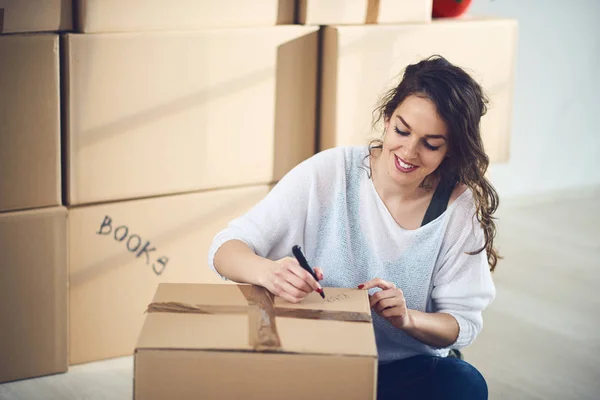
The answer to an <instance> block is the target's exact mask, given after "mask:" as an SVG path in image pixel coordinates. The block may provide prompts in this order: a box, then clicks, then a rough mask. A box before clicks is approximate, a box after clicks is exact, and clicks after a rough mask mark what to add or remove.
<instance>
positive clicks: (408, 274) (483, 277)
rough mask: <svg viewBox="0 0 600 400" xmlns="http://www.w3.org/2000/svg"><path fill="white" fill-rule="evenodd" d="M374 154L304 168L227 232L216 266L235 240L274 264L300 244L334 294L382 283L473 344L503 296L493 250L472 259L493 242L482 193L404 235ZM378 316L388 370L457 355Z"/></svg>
mask: <svg viewBox="0 0 600 400" xmlns="http://www.w3.org/2000/svg"><path fill="white" fill-rule="evenodd" d="M367 154H368V149H367V148H366V146H363V147H338V148H334V149H330V150H325V151H322V152H320V153H318V154H316V155H314V156H313V157H311V158H310V159H308V160H306V161H304V162H302V163H301V164H299V165H298V166H296V167H295V168H294V169H293V170H292V171H290V172H289V173H288V174H287V175H286V176H285V177H284V178H283V179H282V180H281V181H280V182H279V183H278V184H277V185H276V186H275V187H274V188H273V189H272V190H271V192H269V194H268V195H267V196H266V197H265V198H264V199H263V200H262V201H261V202H259V203H258V204H257V205H256V206H254V207H253V208H252V209H251V210H250V211H249V212H248V213H246V214H245V215H243V216H242V217H240V218H237V219H235V220H234V221H232V222H231V223H230V224H229V226H228V227H227V228H226V229H224V230H223V231H221V232H220V233H218V234H217V236H216V237H215V238H214V241H213V243H212V246H211V248H210V250H209V255H208V258H209V265H210V266H211V268H212V269H213V270H214V269H215V267H214V263H213V258H214V255H215V253H216V251H217V250H218V248H219V247H220V246H221V245H222V244H223V243H225V242H226V241H228V240H232V239H237V240H241V241H243V242H245V243H246V244H248V246H249V247H250V248H251V249H252V250H254V252H255V253H256V254H258V255H260V256H263V257H266V258H269V259H272V260H276V259H279V258H282V257H285V256H292V253H291V249H292V246H294V245H299V246H301V247H302V249H303V251H304V254H305V256H306V258H307V260H308V261H309V263H310V264H311V265H312V266H319V267H321V268H322V269H323V272H324V275H325V279H324V281H322V282H321V283H322V285H323V286H324V287H325V288H326V287H328V286H329V287H351V288H356V286H357V285H359V284H360V283H363V282H366V281H367V280H369V279H372V278H376V277H378V278H382V279H384V280H387V281H390V282H393V283H395V284H396V286H397V287H398V288H400V289H402V291H403V292H404V296H405V298H406V303H407V306H408V308H409V309H414V310H419V311H427V312H436V311H438V312H445V313H449V314H451V315H452V316H454V317H455V318H456V320H457V321H458V324H459V327H460V333H459V336H458V340H457V341H456V343H454V344H453V345H452V346H451V347H452V348H461V347H464V346H467V345H469V344H470V343H471V342H472V341H473V340H474V339H475V337H476V336H477V334H478V333H479V332H480V331H481V329H482V325H483V321H482V311H483V310H484V309H485V308H486V307H487V305H488V304H489V303H490V302H491V301H492V300H493V298H494V296H495V288H494V284H493V282H492V279H491V274H490V272H489V268H488V265H487V260H486V253H485V251H482V252H481V253H479V254H477V255H468V254H465V252H468V251H473V250H476V249H479V248H481V246H482V244H483V243H484V238H483V230H482V228H481V226H480V225H479V223H478V222H477V220H476V218H475V204H474V201H473V197H472V193H471V192H470V190H467V191H465V192H464V193H463V194H462V195H460V196H459V197H458V198H457V199H456V200H455V201H454V202H453V203H452V204H451V205H450V206H449V207H448V209H447V210H446V212H445V213H444V214H442V215H441V216H440V217H438V218H437V219H435V220H434V221H432V222H430V223H429V224H426V225H425V226H422V227H420V228H418V229H415V230H407V229H403V228H402V227H400V226H399V225H398V224H397V223H396V222H395V220H394V219H393V218H392V216H391V215H390V213H389V211H388V210H387V208H386V207H385V205H384V203H383V201H382V200H381V198H380V197H379V195H378V193H377V191H376V190H375V187H374V186H373V182H372V180H371V179H370V178H369V176H368V174H367V169H366V168H367V166H368V164H367V162H368V161H367V160H365V156H366V155H367ZM376 290H379V289H374V290H372V291H371V293H373V292H375V291H376ZM325 292H327V290H325ZM373 318H374V321H373V324H374V328H375V337H376V341H377V348H378V353H379V360H380V362H382V363H385V362H390V361H394V360H398V359H402V358H405V357H410V356H413V355H417V354H431V355H438V356H446V355H447V354H448V350H449V348H444V349H440V348H434V347H431V346H428V345H425V344H423V343H421V342H419V341H418V340H416V339H414V338H412V337H411V336H409V335H407V334H405V333H404V332H402V331H401V330H399V329H397V328H395V327H394V326H392V325H391V324H390V323H389V322H387V321H386V320H385V319H383V318H381V317H379V316H378V315H376V314H375V313H373Z"/></svg>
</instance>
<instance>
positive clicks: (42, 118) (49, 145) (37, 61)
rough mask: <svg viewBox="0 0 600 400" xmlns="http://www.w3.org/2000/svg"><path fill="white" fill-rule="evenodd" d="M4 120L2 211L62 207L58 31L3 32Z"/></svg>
mask: <svg viewBox="0 0 600 400" xmlns="http://www.w3.org/2000/svg"><path fill="white" fill-rule="evenodd" d="M0 4H1V2H0ZM0 121H1V123H0V212H3V211H11V210H13V211H14V210H22V209H27V208H37V207H46V206H58V205H60V204H61V201H62V199H61V197H62V196H61V166H60V159H61V151H60V71H59V55H58V36H57V35H54V34H37V35H2V36H0Z"/></svg>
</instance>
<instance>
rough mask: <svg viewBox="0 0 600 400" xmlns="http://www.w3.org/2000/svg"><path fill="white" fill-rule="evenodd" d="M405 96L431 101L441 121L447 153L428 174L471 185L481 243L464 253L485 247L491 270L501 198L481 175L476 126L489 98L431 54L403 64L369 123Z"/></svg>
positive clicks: (483, 157)
mask: <svg viewBox="0 0 600 400" xmlns="http://www.w3.org/2000/svg"><path fill="white" fill-rule="evenodd" d="M410 95H415V96H420V97H424V98H427V99H429V100H430V101H432V102H433V103H434V104H435V106H436V109H437V112H438V114H439V116H440V117H441V118H442V120H443V121H444V122H445V123H446V126H447V128H448V134H449V149H448V157H447V158H445V159H444V161H442V163H441V164H440V166H439V167H438V168H437V170H436V171H435V172H434V173H433V174H432V175H435V176H434V177H435V178H437V179H439V181H440V182H442V181H444V182H446V181H448V180H456V181H458V182H460V183H463V184H465V185H466V186H467V187H468V188H469V189H471V191H472V193H473V198H474V200H475V205H476V214H477V220H478V221H479V223H480V224H481V227H482V228H483V231H484V236H485V244H484V246H483V247H482V248H480V249H478V250H475V251H473V252H469V253H468V254H478V253H480V252H482V251H483V250H484V249H485V250H486V252H487V259H488V264H489V266H490V270H491V271H494V269H495V267H496V264H497V262H498V259H500V258H501V257H500V256H499V254H498V251H497V250H496V249H495V248H494V238H495V236H496V224H495V222H494V219H495V218H494V217H493V214H494V213H495V212H496V210H497V209H498V205H499V201H500V199H499V197H498V193H497V192H496V190H495V189H494V187H493V186H492V184H491V183H490V181H489V180H488V179H487V178H486V177H485V173H486V171H487V169H488V166H489V157H488V156H487V154H486V153H485V151H484V148H483V141H482V139H481V132H480V129H479V122H480V120H481V117H482V116H483V115H485V113H486V112H487V104H488V99H487V97H486V96H485V94H484V92H483V89H482V88H481V86H480V85H479V84H478V83H477V82H476V81H475V80H474V79H473V78H472V77H471V76H470V75H469V74H468V73H466V72H465V71H464V70H463V69H461V68H459V67H457V66H455V65H452V64H451V63H450V62H449V61H448V60H446V59H445V58H444V57H442V56H439V55H435V56H431V57H429V58H426V59H424V60H422V61H420V62H418V63H416V64H411V65H409V66H407V67H406V69H405V71H404V75H403V77H402V80H401V81H400V84H399V85H398V86H397V87H395V88H393V89H391V90H389V91H388V92H387V93H386V94H385V95H384V96H383V97H382V98H381V100H380V101H379V104H378V106H377V108H376V109H375V110H374V111H373V126H376V125H377V123H378V122H380V121H381V120H382V119H383V120H384V121H388V120H389V119H390V118H391V117H392V114H393V113H394V111H395V110H396V108H397V107H398V106H399V105H400V104H401V103H402V101H404V99H405V98H406V97H408V96H410ZM382 144H383V142H382V141H381V140H380V139H378V140H374V141H372V142H371V143H370V144H369V154H371V151H372V149H373V148H380V147H381V146H382ZM427 178H428V177H426V178H425V179H424V180H423V182H422V183H421V185H422V186H428V185H427V184H426V182H425V181H426V180H427Z"/></svg>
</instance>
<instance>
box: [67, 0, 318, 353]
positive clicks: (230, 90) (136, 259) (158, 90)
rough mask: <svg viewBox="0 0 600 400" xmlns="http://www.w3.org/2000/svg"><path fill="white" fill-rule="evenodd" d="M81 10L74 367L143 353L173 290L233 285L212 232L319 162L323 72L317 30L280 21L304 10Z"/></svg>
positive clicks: (75, 44)
mask: <svg viewBox="0 0 600 400" xmlns="http://www.w3.org/2000/svg"><path fill="white" fill-rule="evenodd" d="M78 4H79V10H78V15H79V17H80V20H79V29H80V31H81V32H80V33H73V34H68V35H66V36H65V38H64V45H65V50H64V54H65V59H64V66H65V83H66V90H65V98H64V100H65V125H66V137H65V139H66V148H65V151H66V159H67V160H68V162H67V164H66V176H67V182H66V188H67V190H66V194H67V198H66V201H67V204H68V205H69V209H70V214H69V215H70V221H69V222H70V225H69V227H70V231H71V234H72V240H71V246H70V275H69V281H70V298H69V305H70V312H71V314H70V344H71V346H70V354H69V359H70V363H71V364H77V363H82V362H87V361H92V360H99V359H103V358H108V357H115V356H121V355H128V354H132V353H133V350H134V347H135V340H136V338H137V335H138V334H139V331H140V329H141V326H142V322H143V310H144V309H145V306H146V305H147V304H148V302H150V300H151V298H152V295H153V294H154V291H155V290H156V287H157V284H158V283H159V282H174V281H179V282H205V283H208V282H217V281H219V280H220V278H219V277H218V276H217V275H216V274H214V273H213V272H211V271H209V270H208V267H207V259H206V257H207V254H208V247H209V245H210V243H211V241H212V238H213V237H214V235H215V234H216V233H217V232H218V231H219V230H220V229H222V228H224V227H225V226H226V225H227V223H228V222H229V221H230V220H232V219H233V218H235V217H237V216H239V215H240V214H242V213H244V212H245V211H247V210H248V209H249V208H250V207H251V206H252V205H254V204H256V203H257V202H258V201H259V200H260V199H261V198H262V197H264V196H265V195H266V193H267V191H268V188H269V186H268V185H269V184H270V183H271V182H274V181H277V180H278V179H280V178H281V177H282V176H283V175H284V174H285V173H286V172H287V171H289V170H290V169H291V168H293V167H294V166H295V165H296V164H298V163H299V162H301V161H302V160H304V159H306V158H308V157H310V156H311V155H312V154H314V151H315V125H316V89H317V69H318V64H317V63H318V60H317V55H318V28H316V27H306V26H298V25H282V26H276V24H277V23H280V22H282V21H283V22H284V23H289V22H292V21H293V15H294V14H293V11H294V9H293V2H290V1H273V0H261V1H258V2H253V3H252V7H250V5H249V3H248V2H246V1H240V0H237V1H236V0H229V1H224V2H197V1H183V2H181V4H179V3H178V6H177V7H175V6H173V5H171V4H167V2H166V1H158V0H157V1H148V2H144V3H143V4H141V3H136V5H135V7H134V6H133V5H132V4H131V3H128V2H122V1H106V0H81V1H79V2H78ZM232 10H233V12H231V11H232ZM164 15H166V18H162V17H163V16H164ZM211 15H212V16H213V17H214V18H213V17H210V16H211ZM216 16H219V17H218V18H217V17H216ZM248 26H251V27H248ZM85 32H94V33H93V34H89V33H85ZM231 187H238V188H236V189H228V188H231ZM198 191H202V192H198Z"/></svg>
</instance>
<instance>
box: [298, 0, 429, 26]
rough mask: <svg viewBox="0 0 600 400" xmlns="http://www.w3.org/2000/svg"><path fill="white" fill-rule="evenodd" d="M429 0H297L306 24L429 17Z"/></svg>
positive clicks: (424, 19)
mask: <svg viewBox="0 0 600 400" xmlns="http://www.w3.org/2000/svg"><path fill="white" fill-rule="evenodd" d="M431 9H432V0H298V16H297V21H298V23H300V24H306V25H363V24H403V23H418V22H421V23H423V22H430V21H431Z"/></svg>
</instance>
